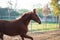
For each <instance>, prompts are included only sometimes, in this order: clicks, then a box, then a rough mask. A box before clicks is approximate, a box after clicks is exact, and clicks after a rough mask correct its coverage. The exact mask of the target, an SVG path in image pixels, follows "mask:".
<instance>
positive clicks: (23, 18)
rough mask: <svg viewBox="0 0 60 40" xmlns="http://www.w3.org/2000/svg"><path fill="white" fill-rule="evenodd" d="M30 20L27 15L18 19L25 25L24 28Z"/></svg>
mask: <svg viewBox="0 0 60 40" xmlns="http://www.w3.org/2000/svg"><path fill="white" fill-rule="evenodd" d="M30 20H31V18H30V16H29V15H24V16H22V17H21V18H20V19H19V21H20V22H22V23H23V24H25V25H26V26H28V24H29V22H30Z"/></svg>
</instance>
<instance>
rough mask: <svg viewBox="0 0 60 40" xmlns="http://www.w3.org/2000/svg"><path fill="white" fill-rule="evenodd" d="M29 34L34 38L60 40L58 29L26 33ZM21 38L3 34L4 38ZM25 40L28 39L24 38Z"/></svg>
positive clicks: (8, 39) (37, 39)
mask: <svg viewBox="0 0 60 40" xmlns="http://www.w3.org/2000/svg"><path fill="white" fill-rule="evenodd" d="M28 35H29V36H32V37H33V39H34V40H60V30H55V31H48V32H35V33H28ZM19 39H20V40H21V37H20V36H14V37H12V36H7V35H4V40H19ZM25 40H30V39H27V38H25Z"/></svg>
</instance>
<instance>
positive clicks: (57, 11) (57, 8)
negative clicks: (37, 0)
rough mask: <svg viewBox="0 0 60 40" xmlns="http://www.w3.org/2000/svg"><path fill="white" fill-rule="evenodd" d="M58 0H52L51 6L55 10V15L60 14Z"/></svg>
mask: <svg viewBox="0 0 60 40" xmlns="http://www.w3.org/2000/svg"><path fill="white" fill-rule="evenodd" d="M58 1H59V0H51V3H50V4H51V6H52V8H53V12H54V14H55V15H59V14H60V8H59V5H58Z"/></svg>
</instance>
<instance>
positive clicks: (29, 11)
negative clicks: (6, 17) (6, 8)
mask: <svg viewBox="0 0 60 40" xmlns="http://www.w3.org/2000/svg"><path fill="white" fill-rule="evenodd" d="M31 12H32V11H29V12H25V13H23V14H22V16H24V15H25V14H30V13H31ZM22 16H21V15H20V16H19V17H17V18H16V20H18V19H20V18H22Z"/></svg>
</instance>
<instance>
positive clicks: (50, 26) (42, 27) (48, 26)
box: [28, 23, 58, 32]
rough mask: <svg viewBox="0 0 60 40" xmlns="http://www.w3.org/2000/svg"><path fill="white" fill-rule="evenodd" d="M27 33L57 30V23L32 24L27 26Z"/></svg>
mask: <svg viewBox="0 0 60 40" xmlns="http://www.w3.org/2000/svg"><path fill="white" fill-rule="evenodd" d="M28 29H29V31H32V32H33V31H48V30H56V29H58V24H57V23H42V24H38V23H32V24H29V26H28Z"/></svg>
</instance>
